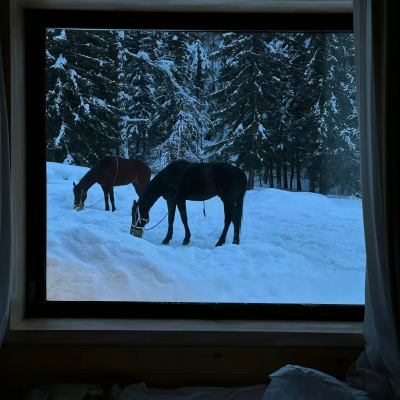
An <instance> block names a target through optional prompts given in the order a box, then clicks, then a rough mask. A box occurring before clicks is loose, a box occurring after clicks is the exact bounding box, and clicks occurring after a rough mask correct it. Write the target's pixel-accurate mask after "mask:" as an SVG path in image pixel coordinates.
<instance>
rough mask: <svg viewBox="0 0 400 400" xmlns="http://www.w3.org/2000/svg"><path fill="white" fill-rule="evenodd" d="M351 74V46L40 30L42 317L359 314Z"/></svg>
mask: <svg viewBox="0 0 400 400" xmlns="http://www.w3.org/2000/svg"><path fill="white" fill-rule="evenodd" d="M354 74H355V66H354V39H353V35H352V34H351V33H325V34H321V33H271V32H268V33H260V32H257V33H243V32H227V33H223V32H166V31H127V30H125V31H117V30H113V31H106V30H84V29H79V30H73V29H47V30H46V146H47V159H46V163H47V178H46V179H47V266H46V268H47V272H46V279H47V282H46V284H47V299H48V300H58V301H146V302H148V301H151V302H219V303H223V302H227V303H302V304H304V303H312V304H364V281H365V276H364V275H365V245H364V232H363V218H362V199H361V181H360V154H359V150H360V149H359V134H358V119H357V118H358V117H357V104H356V88H355V80H354ZM128 159H129V160H132V159H134V160H136V161H128ZM177 160H182V161H181V162H176V161H177ZM171 163H172V164H171ZM221 163H224V164H221ZM150 178H151V181H150V183H149V185H148V186H147V184H148V182H149V179H150ZM139 196H140V200H139ZM166 199H167V200H168V202H167V201H166ZM203 200H204V202H203ZM134 201H135V202H137V201H139V203H138V204H139V205H138V204H136V203H134ZM175 208H176V212H175V219H174V223H173V232H171V230H170V229H169V227H168V226H169V222H168V220H169V219H171V216H172V215H173V214H174V210H175ZM167 212H169V215H166V214H167ZM164 217H165V219H164V220H163V218H164ZM181 217H182V220H181ZM186 218H187V221H188V222H187V223H188V228H189V229H190V235H189V234H188V230H187V229H186V230H185V227H184V224H183V222H185V221H186ZM149 219H150V220H149ZM160 221H162V222H161V223H160V224H158V223H159V222H160ZM225 221H227V222H231V221H232V223H230V224H229V229H228V231H227V234H226V240H225V243H224V238H223V236H224V234H223V233H224V232H223V230H224V229H225ZM157 224H158V225H157ZM155 225H157V226H155ZM153 227H154V228H153ZM235 227H236V228H235ZM143 228H144V229H146V230H144V229H143ZM150 228H153V229H150ZM239 228H240V229H239ZM221 233H222V237H221ZM163 242H164V244H162V243H163ZM232 242H234V243H232ZM238 242H239V244H237V243H238ZM183 243H184V244H183ZM216 245H218V246H216Z"/></svg>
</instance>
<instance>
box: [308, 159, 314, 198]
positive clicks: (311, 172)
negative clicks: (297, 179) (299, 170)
mask: <svg viewBox="0 0 400 400" xmlns="http://www.w3.org/2000/svg"><path fill="white" fill-rule="evenodd" d="M308 191H309V192H313V193H315V167H314V161H313V162H312V164H311V166H310V186H309V188H308Z"/></svg>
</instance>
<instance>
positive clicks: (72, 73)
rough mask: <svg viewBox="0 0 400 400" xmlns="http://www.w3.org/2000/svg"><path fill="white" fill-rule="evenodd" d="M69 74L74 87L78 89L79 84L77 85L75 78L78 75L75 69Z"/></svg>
mask: <svg viewBox="0 0 400 400" xmlns="http://www.w3.org/2000/svg"><path fill="white" fill-rule="evenodd" d="M68 73H69V75H70V77H71V80H72V82H74V86H75V87H76V88H77V89H78V84H77V83H76V78H75V77H76V76H78V74H77V73H76V71H75V70H74V69H70V70H69V71H68Z"/></svg>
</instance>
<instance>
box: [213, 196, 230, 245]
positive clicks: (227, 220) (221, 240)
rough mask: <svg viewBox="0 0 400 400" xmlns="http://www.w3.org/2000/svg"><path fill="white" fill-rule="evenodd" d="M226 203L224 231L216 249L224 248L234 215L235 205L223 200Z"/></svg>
mask: <svg viewBox="0 0 400 400" xmlns="http://www.w3.org/2000/svg"><path fill="white" fill-rule="evenodd" d="M222 201H223V203H224V211H225V226H224V230H223V231H222V234H221V237H220V238H219V240H218V242H217V244H216V245H215V247H218V246H222V245H223V244H225V239H226V234H227V233H228V229H229V225H230V224H231V222H232V217H233V215H234V207H235V206H234V204H232V203H230V202H229V203H228V202H227V201H224V200H222Z"/></svg>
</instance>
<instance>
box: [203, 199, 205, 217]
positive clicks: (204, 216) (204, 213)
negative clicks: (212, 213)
mask: <svg viewBox="0 0 400 400" xmlns="http://www.w3.org/2000/svg"><path fill="white" fill-rule="evenodd" d="M203 214H204V218H206V203H205V201H204V200H203Z"/></svg>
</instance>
